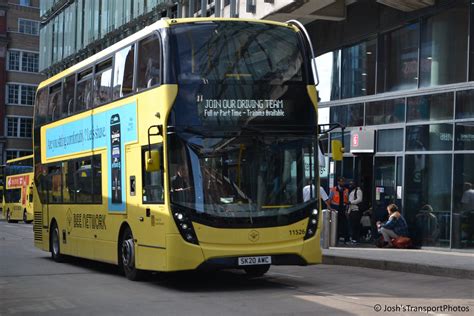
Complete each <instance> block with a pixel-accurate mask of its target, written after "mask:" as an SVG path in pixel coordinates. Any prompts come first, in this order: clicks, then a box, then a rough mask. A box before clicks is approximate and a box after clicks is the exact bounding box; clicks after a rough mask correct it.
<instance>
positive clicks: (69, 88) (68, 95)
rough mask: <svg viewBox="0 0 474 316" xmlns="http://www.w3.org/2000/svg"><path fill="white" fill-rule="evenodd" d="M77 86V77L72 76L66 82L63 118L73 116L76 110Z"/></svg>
mask: <svg viewBox="0 0 474 316" xmlns="http://www.w3.org/2000/svg"><path fill="white" fill-rule="evenodd" d="M75 84H76V76H75V75H72V76H69V77H67V78H66V79H65V80H64V93H63V107H62V111H61V117H66V116H69V115H71V114H72V111H73V110H74V86H75Z"/></svg>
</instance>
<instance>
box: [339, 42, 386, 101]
mask: <svg viewBox="0 0 474 316" xmlns="http://www.w3.org/2000/svg"><path fill="white" fill-rule="evenodd" d="M376 43H377V41H376V40H375V39H373V40H370V41H366V42H362V43H360V44H357V45H354V46H351V47H347V48H343V49H342V82H341V84H342V98H343V99H345V98H353V97H359V96H363V95H370V94H374V93H375V57H376Z"/></svg>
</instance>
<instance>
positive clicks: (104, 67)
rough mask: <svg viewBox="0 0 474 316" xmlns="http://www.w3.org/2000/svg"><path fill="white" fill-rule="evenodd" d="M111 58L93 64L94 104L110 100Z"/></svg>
mask: <svg viewBox="0 0 474 316" xmlns="http://www.w3.org/2000/svg"><path fill="white" fill-rule="evenodd" d="M111 88H112V58H109V59H108V60H106V61H104V62H101V63H100V64H98V65H96V66H95V73H94V106H97V105H100V104H103V103H106V102H109V101H110V98H111V95H112V92H111Z"/></svg>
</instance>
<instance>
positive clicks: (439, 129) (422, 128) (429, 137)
mask: <svg viewBox="0 0 474 316" xmlns="http://www.w3.org/2000/svg"><path fill="white" fill-rule="evenodd" d="M406 131H407V135H406V138H407V140H406V150H409V151H425V150H452V144H453V125H452V124H431V125H417V126H407V129H406Z"/></svg>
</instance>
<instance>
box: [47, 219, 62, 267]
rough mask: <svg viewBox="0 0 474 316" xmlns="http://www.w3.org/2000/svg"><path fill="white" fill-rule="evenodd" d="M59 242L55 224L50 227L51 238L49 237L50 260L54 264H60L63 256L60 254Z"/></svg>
mask: <svg viewBox="0 0 474 316" xmlns="http://www.w3.org/2000/svg"><path fill="white" fill-rule="evenodd" d="M59 244H60V241H59V228H58V225H57V224H56V222H54V223H53V224H52V225H51V237H50V247H51V258H53V260H54V261H56V262H62V261H63V260H64V256H63V255H62V254H61V250H60V246H59Z"/></svg>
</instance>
